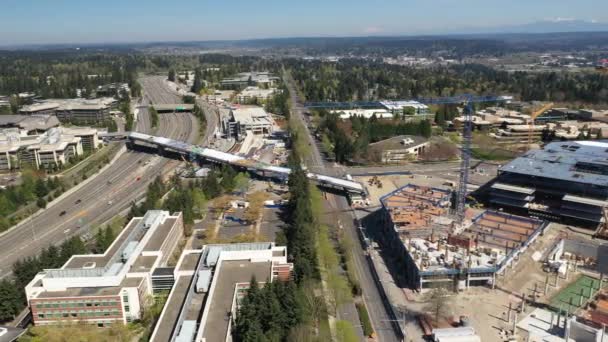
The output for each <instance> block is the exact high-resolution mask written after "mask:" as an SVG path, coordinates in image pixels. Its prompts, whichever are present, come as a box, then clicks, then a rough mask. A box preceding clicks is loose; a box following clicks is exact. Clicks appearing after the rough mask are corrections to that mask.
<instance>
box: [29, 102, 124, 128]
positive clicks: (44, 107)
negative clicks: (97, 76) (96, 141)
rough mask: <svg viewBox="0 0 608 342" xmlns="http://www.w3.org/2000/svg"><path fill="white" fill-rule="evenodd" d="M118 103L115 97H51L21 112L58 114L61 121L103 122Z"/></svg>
mask: <svg viewBox="0 0 608 342" xmlns="http://www.w3.org/2000/svg"><path fill="white" fill-rule="evenodd" d="M116 104H117V101H116V99H114V98H113V97H102V98H98V99H90V100H86V99H50V100H44V101H41V102H38V103H34V104H32V105H28V106H23V107H21V109H20V110H19V114H23V115H32V114H47V115H56V116H57V118H58V119H59V120H60V121H61V122H77V123H102V122H104V121H106V120H108V119H109V118H110V108H112V107H113V106H115V105H116Z"/></svg>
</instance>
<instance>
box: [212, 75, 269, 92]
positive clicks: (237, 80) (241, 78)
mask: <svg viewBox="0 0 608 342" xmlns="http://www.w3.org/2000/svg"><path fill="white" fill-rule="evenodd" d="M278 81H279V78H278V77H276V76H273V75H272V74H271V73H269V72H268V71H252V72H241V73H239V74H237V75H236V76H234V77H231V78H225V79H223V80H222V81H221V82H220V84H221V85H222V87H225V88H230V89H234V88H237V89H238V88H245V87H248V86H258V87H260V88H270V87H272V86H274V85H275V84H276V83H277V82H278Z"/></svg>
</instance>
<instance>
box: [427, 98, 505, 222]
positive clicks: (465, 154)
mask: <svg viewBox="0 0 608 342" xmlns="http://www.w3.org/2000/svg"><path fill="white" fill-rule="evenodd" d="M512 99H513V98H512V97H511V96H475V95H467V94H465V95H459V96H453V97H440V98H421V99H417V100H416V101H418V102H420V103H424V104H434V105H442V104H458V105H461V106H463V111H462V115H463V128H462V147H461V160H460V177H459V183H458V189H457V192H456V216H457V218H458V223H460V225H462V224H463V223H464V218H465V209H466V208H465V204H466V200H467V184H468V183H469V168H470V163H471V142H472V135H473V114H474V112H475V107H474V104H475V103H484V102H490V103H492V102H493V103H500V102H510V101H511V100H512Z"/></svg>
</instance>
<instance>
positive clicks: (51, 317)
mask: <svg viewBox="0 0 608 342" xmlns="http://www.w3.org/2000/svg"><path fill="white" fill-rule="evenodd" d="M182 235H183V220H182V215H181V213H178V214H176V215H171V214H170V213H169V212H167V211H160V210H152V211H148V212H147V213H146V215H145V216H144V217H135V218H133V219H131V221H130V222H129V224H128V225H127V226H126V227H125V229H124V230H123V231H122V232H121V233H120V235H118V237H117V238H116V239H115V240H114V242H113V243H112V245H110V247H108V250H107V251H106V252H105V253H104V254H91V255H74V256H72V257H71V258H70V260H68V261H67V262H66V263H65V265H63V267H61V268H58V269H48V270H44V271H42V272H40V273H38V274H37V275H36V276H35V277H34V279H33V280H32V281H31V282H30V283H29V284H28V285H27V286H26V288H25V293H26V297H27V301H28V304H29V306H30V308H31V311H32V319H33V321H34V324H35V325H58V324H65V323H69V322H85V323H89V324H96V325H97V326H100V327H102V326H106V325H109V324H113V323H122V324H126V323H127V322H131V321H134V320H137V319H140V318H141V315H142V310H143V307H144V305H145V303H146V300H147V298H149V297H150V295H152V294H153V293H154V292H155V291H156V290H157V289H158V290H164V289H167V287H168V288H169V289H170V288H171V287H172V285H173V284H172V283H170V284H167V279H166V278H164V277H162V276H160V275H162V274H163V272H162V269H163V268H165V267H166V266H167V261H168V260H169V258H170V256H171V255H172V253H173V251H174V249H175V247H176V246H177V244H178V242H179V240H180V239H181V237H182ZM159 270H160V271H161V272H158V271H159ZM156 275H159V276H158V277H157V276H156Z"/></svg>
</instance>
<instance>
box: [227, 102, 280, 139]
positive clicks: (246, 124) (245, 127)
mask: <svg viewBox="0 0 608 342" xmlns="http://www.w3.org/2000/svg"><path fill="white" fill-rule="evenodd" d="M223 126H224V131H225V132H226V134H227V135H229V136H236V137H237V138H240V137H242V136H244V135H246V133H247V132H251V133H253V134H256V135H268V134H270V133H272V131H273V120H272V117H271V116H270V115H269V114H268V113H267V112H266V111H265V110H264V108H262V107H257V106H241V107H237V108H233V109H232V110H231V111H230V117H229V118H228V120H224V122H223Z"/></svg>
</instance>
